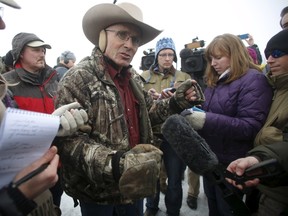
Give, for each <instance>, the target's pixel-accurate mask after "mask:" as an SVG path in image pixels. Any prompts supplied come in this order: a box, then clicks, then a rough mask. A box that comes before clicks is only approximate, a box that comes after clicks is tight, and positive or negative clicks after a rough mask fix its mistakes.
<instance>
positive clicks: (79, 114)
mask: <svg viewBox="0 0 288 216" xmlns="http://www.w3.org/2000/svg"><path fill="white" fill-rule="evenodd" d="M78 108H81V105H80V104H79V103H78V102H73V103H70V104H67V105H64V106H61V107H59V108H58V109H56V110H55V111H54V112H53V113H52V115H57V116H60V128H59V130H58V133H57V136H69V135H72V134H73V133H75V132H76V131H77V130H78V129H79V128H80V127H81V126H83V125H84V124H85V123H86V122H87V121H88V115H87V113H86V111H85V110H84V109H78Z"/></svg>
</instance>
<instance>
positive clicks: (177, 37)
mask: <svg viewBox="0 0 288 216" xmlns="http://www.w3.org/2000/svg"><path fill="white" fill-rule="evenodd" d="M16 1H17V3H18V4H19V5H20V6H21V7H22V9H20V10H17V9H12V8H10V7H8V6H4V7H5V11H4V20H5V23H6V29H5V30H4V31H3V30H2V31H1V32H0V40H1V44H0V56H3V55H5V54H6V53H7V51H8V50H9V49H11V47H12V45H11V41H12V38H13V37H14V36H15V35H16V34H17V33H19V32H31V33H35V34H36V35H38V36H39V37H40V38H41V39H42V40H44V41H45V42H46V43H49V44H50V45H51V46H52V49H51V50H47V54H46V60H47V63H48V64H49V65H50V66H52V67H53V66H54V65H55V64H56V58H57V56H59V55H60V54H61V52H63V51H65V50H71V51H72V52H74V53H75V55H76V57H77V61H76V62H78V61H80V60H81V59H82V58H83V57H85V56H87V55H90V54H91V51H92V49H93V44H91V43H90V42H89V41H88V39H86V37H85V35H84V33H83V31H82V18H83V15H84V14H85V12H86V11H87V10H88V9H89V8H90V7H92V6H93V5H95V4H99V3H113V1H112V0H111V1H110V0H109V1H107V0H105V1H104V0H82V1H76V0H16ZM125 1H128V0H125ZM117 2H118V3H120V2H124V1H121V0H118V1H117ZM129 2H131V3H134V4H136V5H138V6H139V7H140V8H141V9H142V11H143V15H144V21H145V22H146V23H148V24H150V25H152V26H153V27H156V28H158V29H163V30H164V31H163V32H162V33H161V34H160V35H159V36H158V37H157V38H155V39H154V40H153V41H151V42H149V43H148V44H146V45H144V46H142V47H139V49H138V52H137V54H136V55H135V57H134V60H133V61H132V65H133V66H134V68H135V69H136V70H139V66H140V64H141V57H142V56H143V51H144V50H147V49H149V48H154V47H155V44H156V42H157V40H158V39H160V38H162V37H164V36H168V37H172V38H173V40H174V42H175V44H176V52H177V53H178V54H179V53H180V51H181V50H182V49H183V48H184V45H185V44H188V43H191V42H192V39H193V38H195V37H198V38H199V40H204V41H205V45H208V44H209V42H210V41H211V40H212V39H213V38H214V37H215V36H217V35H219V34H223V33H232V34H237V35H238V34H244V33H250V34H251V35H253V37H254V40H255V43H257V44H258V46H259V47H260V50H261V52H262V54H263V51H264V49H265V46H266V43H267V41H268V40H269V39H270V38H271V37H272V36H273V35H274V34H276V33H277V32H279V31H280V30H281V28H280V25H279V20H280V11H281V10H282V8H284V7H285V6H287V5H288V0H242V1H237V0H201V1H195V0H177V1H173V0H169V1H168V0H130V1H129ZM1 6H3V5H1ZM107 13H109V12H107ZM263 56H264V55H263ZM179 59H180V58H179ZM180 62H181V61H178V65H177V68H178V69H179V68H180V67H181V65H180Z"/></svg>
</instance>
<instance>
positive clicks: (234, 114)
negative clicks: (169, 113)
mask: <svg viewBox="0 0 288 216" xmlns="http://www.w3.org/2000/svg"><path fill="white" fill-rule="evenodd" d="M225 79H227V76H226V77H223V78H221V79H220V80H219V81H218V83H217V86H216V87H213V88H209V87H207V88H206V89H205V92H204V94H205V98H206V101H205V102H204V104H203V110H204V111H205V112H206V120H205V124H204V127H203V129H202V130H200V131H199V134H200V135H201V136H202V137H203V138H204V139H205V140H206V141H207V143H208V144H209V146H210V147H211V149H212V150H213V151H214V152H215V154H216V155H217V156H218V159H219V162H221V163H223V164H225V165H227V164H228V163H230V162H231V161H233V160H235V159H237V158H240V157H244V156H245V155H246V153H247V152H248V151H249V150H250V149H252V148H253V140H254V138H255V136H256V134H257V133H258V131H259V130H260V129H261V127H262V126H263V124H264V122H265V120H266V118H267V115H268V112H269V109H270V105H271V102H272V96H273V90H272V87H271V86H270V85H269V83H268V81H267V79H266V77H265V75H264V74H262V73H260V72H258V71H257V70H255V69H249V70H248V72H247V73H246V74H245V75H243V76H242V77H240V78H239V79H237V80H235V81H233V82H231V83H229V84H225V83H224V80H225Z"/></svg>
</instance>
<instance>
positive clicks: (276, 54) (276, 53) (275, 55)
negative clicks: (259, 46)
mask: <svg viewBox="0 0 288 216" xmlns="http://www.w3.org/2000/svg"><path fill="white" fill-rule="evenodd" d="M270 55H271V56H272V57H273V58H280V57H282V56H284V55H288V53H285V52H283V51H281V50H273V51H272V52H271V53H270V54H269V55H268V56H270Z"/></svg>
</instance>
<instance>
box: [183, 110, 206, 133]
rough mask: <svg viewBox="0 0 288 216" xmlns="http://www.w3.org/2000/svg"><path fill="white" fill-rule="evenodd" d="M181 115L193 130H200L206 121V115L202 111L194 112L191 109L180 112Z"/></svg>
mask: <svg viewBox="0 0 288 216" xmlns="http://www.w3.org/2000/svg"><path fill="white" fill-rule="evenodd" d="M181 115H182V116H184V117H185V118H186V119H187V120H188V122H189V124H190V125H191V127H192V128H193V129H194V130H200V129H202V128H203V126H204V123H205V119H206V113H205V112H204V111H202V112H201V111H200V112H199V111H194V110H193V109H192V108H191V109H186V110H184V111H183V112H181Z"/></svg>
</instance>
